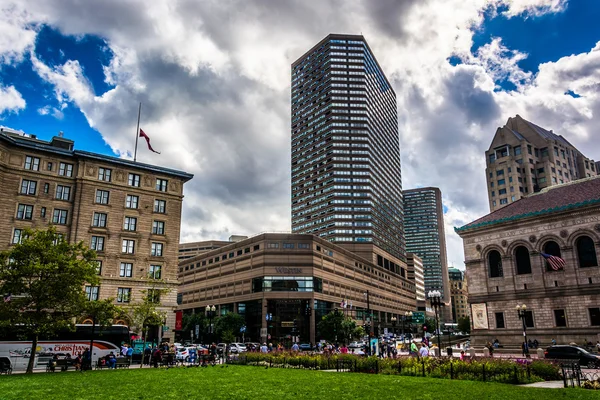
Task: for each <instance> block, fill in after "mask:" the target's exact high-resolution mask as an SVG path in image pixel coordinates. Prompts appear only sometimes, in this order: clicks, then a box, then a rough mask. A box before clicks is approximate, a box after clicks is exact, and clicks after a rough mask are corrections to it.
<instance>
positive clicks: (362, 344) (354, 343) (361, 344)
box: [348, 342, 367, 349]
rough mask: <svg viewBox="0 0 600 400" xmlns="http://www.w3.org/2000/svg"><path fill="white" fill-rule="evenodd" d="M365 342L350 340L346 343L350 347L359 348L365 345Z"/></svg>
mask: <svg viewBox="0 0 600 400" xmlns="http://www.w3.org/2000/svg"><path fill="white" fill-rule="evenodd" d="M366 345H367V344H366V343H365V342H352V343H350V344H349V345H348V347H349V348H351V349H360V348H362V347H365V346H366Z"/></svg>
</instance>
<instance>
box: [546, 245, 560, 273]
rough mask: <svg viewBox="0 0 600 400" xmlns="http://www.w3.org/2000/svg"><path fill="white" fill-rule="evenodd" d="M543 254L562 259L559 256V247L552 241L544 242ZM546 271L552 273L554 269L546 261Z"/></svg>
mask: <svg viewBox="0 0 600 400" xmlns="http://www.w3.org/2000/svg"><path fill="white" fill-rule="evenodd" d="M544 253H546V254H550V255H551V256H556V257H561V258H562V256H561V255H560V246H559V245H558V243H556V242H555V241H553V240H551V241H549V242H546V244H544ZM546 270H547V271H554V269H553V268H552V267H551V266H550V264H548V261H546Z"/></svg>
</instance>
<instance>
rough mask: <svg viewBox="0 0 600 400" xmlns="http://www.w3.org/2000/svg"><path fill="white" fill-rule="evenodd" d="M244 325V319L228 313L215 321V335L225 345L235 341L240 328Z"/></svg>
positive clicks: (238, 315)
mask: <svg viewBox="0 0 600 400" xmlns="http://www.w3.org/2000/svg"><path fill="white" fill-rule="evenodd" d="M245 324H246V321H245V320H244V317H242V316H241V315H240V314H236V313H232V312H229V313H227V314H225V315H223V316H221V317H218V318H217V319H216V321H215V333H216V334H217V336H219V337H220V338H221V340H223V342H225V343H231V342H233V341H235V338H236V336H238V335H239V334H240V330H241V329H242V326H244V325H245Z"/></svg>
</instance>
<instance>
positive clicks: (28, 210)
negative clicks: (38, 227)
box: [17, 204, 33, 219]
mask: <svg viewBox="0 0 600 400" xmlns="http://www.w3.org/2000/svg"><path fill="white" fill-rule="evenodd" d="M32 216H33V206H30V205H28V204H19V206H18V207H17V219H31V218H32Z"/></svg>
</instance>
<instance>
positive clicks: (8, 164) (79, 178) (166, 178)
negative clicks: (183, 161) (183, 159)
mask: <svg viewBox="0 0 600 400" xmlns="http://www.w3.org/2000/svg"><path fill="white" fill-rule="evenodd" d="M191 178H192V175H190V174H187V173H184V172H180V171H175V170H171V169H167V168H162V167H157V166H154V165H148V164H142V163H137V162H132V161H129V160H124V159H120V158H116V157H110V156H105V155H101V154H96V153H90V152H86V151H79V150H74V142H73V141H71V140H68V139H66V138H64V137H62V134H60V135H59V136H56V137H54V138H52V140H51V141H49V142H47V141H43V140H39V139H37V138H36V137H35V135H27V134H17V133H13V132H5V131H2V132H0V183H1V185H2V189H3V190H2V192H1V193H0V217H1V218H2V220H3V221H5V223H4V224H3V225H2V227H1V228H0V249H7V248H9V247H10V246H11V245H12V244H14V243H18V242H19V241H20V240H21V239H22V237H23V230H24V229H26V228H32V229H38V228H42V229H43V228H46V227H47V226H48V225H53V226H55V227H56V229H57V230H58V232H60V233H61V234H62V235H63V238H64V239H65V240H67V241H69V242H71V243H75V242H79V241H83V242H84V243H85V244H86V245H87V246H88V247H90V248H92V249H94V250H96V252H97V254H98V275H100V277H101V283H100V285H99V286H86V288H85V290H86V294H87V296H88V298H89V299H90V300H96V299H106V298H114V299H115V302H117V303H118V304H119V305H122V306H124V307H127V306H128V305H131V304H134V303H136V302H138V301H140V300H141V298H142V296H143V293H142V291H148V290H153V289H158V288H165V289H170V292H169V293H168V294H167V295H166V296H163V298H157V299H156V300H157V301H158V302H159V303H160V305H161V307H160V309H161V310H163V311H166V312H167V320H166V321H165V323H166V326H169V327H174V326H175V314H174V312H173V311H174V310H175V308H176V297H177V284H178V283H177V256H178V244H179V231H180V225H181V207H182V199H183V184H184V183H185V182H187V181H189V180H190V179H191ZM116 322H120V323H124V324H128V325H130V321H128V320H124V321H116ZM156 331H158V329H156ZM156 334H157V335H158V334H159V333H158V332H156ZM164 336H165V337H172V332H171V331H166V332H165V333H164Z"/></svg>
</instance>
